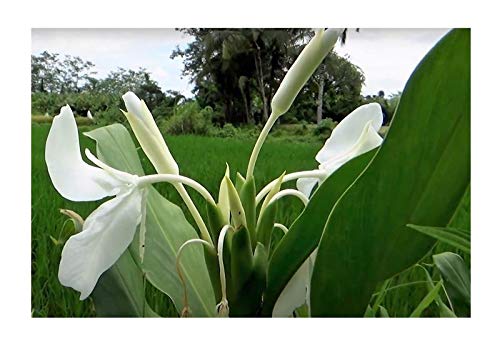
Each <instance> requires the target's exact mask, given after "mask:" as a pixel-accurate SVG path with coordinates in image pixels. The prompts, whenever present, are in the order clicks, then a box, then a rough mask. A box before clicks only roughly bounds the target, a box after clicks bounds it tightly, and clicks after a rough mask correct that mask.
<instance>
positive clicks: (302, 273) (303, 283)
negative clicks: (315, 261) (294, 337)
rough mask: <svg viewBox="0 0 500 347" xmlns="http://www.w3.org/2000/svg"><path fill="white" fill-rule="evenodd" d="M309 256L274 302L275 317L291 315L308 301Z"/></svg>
mask: <svg viewBox="0 0 500 347" xmlns="http://www.w3.org/2000/svg"><path fill="white" fill-rule="evenodd" d="M309 262H310V260H309V258H307V259H306V261H305V262H304V263H303V264H302V265H301V266H300V268H299V269H298V270H297V272H296V273H295V274H294V275H293V276H292V278H291V279H290V281H289V282H288V283H287V285H286V287H285V288H284V289H283V291H282V292H281V294H280V296H279V297H278V300H277V301H276V303H275V304H274V308H273V317H290V316H291V315H292V314H293V311H294V310H295V309H296V308H298V307H300V306H302V305H304V304H305V303H306V301H307V288H308V287H309V281H310V280H309V266H310V265H309Z"/></svg>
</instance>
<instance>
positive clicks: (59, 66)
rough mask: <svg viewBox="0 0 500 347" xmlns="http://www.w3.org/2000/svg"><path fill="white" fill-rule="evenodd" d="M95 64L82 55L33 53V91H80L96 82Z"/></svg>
mask: <svg viewBox="0 0 500 347" xmlns="http://www.w3.org/2000/svg"><path fill="white" fill-rule="evenodd" d="M93 67H94V64H93V63H92V62H90V61H84V60H83V59H81V58H80V57H73V56H70V55H65V56H64V59H62V60H61V58H60V55H59V54H57V53H55V54H51V53H49V52H47V51H44V52H42V53H40V55H38V56H36V55H31V92H32V93H35V92H41V93H79V92H81V91H84V90H87V89H88V88H89V86H90V85H91V84H92V83H93V82H95V78H94V77H93V76H94V75H95V74H96V72H95V71H94V70H93Z"/></svg>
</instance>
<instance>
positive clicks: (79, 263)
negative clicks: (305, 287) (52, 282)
mask: <svg viewBox="0 0 500 347" xmlns="http://www.w3.org/2000/svg"><path fill="white" fill-rule="evenodd" d="M85 154H86V155H87V157H88V158H89V160H91V161H92V162H93V163H94V164H95V165H97V166H98V167H95V166H91V165H89V164H87V163H85V162H84V161H83V159H82V157H81V154H80V144H79V141H78V130H77V126H76V122H75V118H74V116H73V112H72V111H71V108H70V107H69V106H65V107H62V108H61V113H60V114H59V115H58V116H56V117H54V120H53V122H52V127H51V129H50V132H49V136H48V138H47V143H46V148H45V161H46V163H47V168H48V171H49V175H50V178H51V180H52V183H53V184H54V187H55V188H56V190H57V191H58V192H59V193H60V194H61V195H62V196H63V197H64V198H66V199H69V200H72V201H95V200H100V199H102V198H104V197H108V196H116V197H115V198H113V199H111V200H109V201H106V202H105V203H103V204H102V205H100V206H99V207H98V208H97V209H96V210H95V211H94V212H92V213H91V214H90V215H89V216H88V218H87V219H86V220H85V222H84V224H83V228H82V231H81V232H80V233H78V234H76V235H73V236H71V237H70V238H69V239H68V241H67V242H66V244H65V245H64V248H63V251H62V257H61V263H60V265H59V281H60V282H61V284H63V285H64V286H67V287H71V288H73V289H75V290H77V291H79V292H80V293H81V295H80V300H83V299H85V298H87V297H88V296H89V295H90V293H92V291H93V289H94V287H95V285H96V283H97V280H98V279H99V277H100V276H101V274H102V273H103V272H104V271H106V270H107V269H108V268H110V267H111V266H112V265H113V264H114V263H115V262H116V261H117V260H118V258H119V257H120V255H121V254H122V253H123V252H124V251H125V250H126V249H127V247H128V246H129V245H130V243H131V242H132V240H133V238H134V234H135V232H136V228H137V225H138V224H139V223H140V222H141V219H142V218H143V217H144V216H143V213H142V211H141V205H142V200H143V194H144V189H143V188H142V187H143V186H142V185H138V179H139V177H138V176H136V175H131V174H129V173H126V172H122V171H119V170H116V169H113V168H111V167H109V166H108V165H106V164H104V163H103V162H101V161H100V160H98V159H97V158H96V157H95V156H94V155H93V154H92V153H91V152H90V151H89V150H86V151H85Z"/></svg>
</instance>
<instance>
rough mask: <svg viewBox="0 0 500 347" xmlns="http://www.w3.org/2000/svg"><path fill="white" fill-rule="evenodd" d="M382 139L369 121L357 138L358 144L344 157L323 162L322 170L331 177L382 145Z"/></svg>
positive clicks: (344, 154)
mask: <svg viewBox="0 0 500 347" xmlns="http://www.w3.org/2000/svg"><path fill="white" fill-rule="evenodd" d="M382 141H383V139H382V137H380V135H379V134H378V133H377V131H376V130H375V128H374V127H373V126H372V122H371V121H368V122H367V123H366V125H365V127H364V129H363V131H362V132H361V134H360V135H359V137H358V138H357V140H356V142H355V143H354V144H353V145H352V146H351V148H349V149H348V150H347V151H346V152H344V153H343V155H340V156H336V157H335V156H334V157H332V158H331V159H329V160H327V161H325V162H323V163H322V164H320V165H319V168H320V170H325V171H326V172H328V174H329V175H331V174H332V173H333V172H334V171H336V170H337V169H338V168H339V167H341V166H342V165H344V164H345V163H347V162H348V161H349V160H351V159H353V158H355V157H357V156H359V155H361V154H363V153H366V152H368V151H371V150H372V149H374V148H377V147H378V146H380V145H381V144H382Z"/></svg>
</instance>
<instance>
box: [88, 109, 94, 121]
mask: <svg viewBox="0 0 500 347" xmlns="http://www.w3.org/2000/svg"><path fill="white" fill-rule="evenodd" d="M87 118H88V119H94V117H93V116H92V112H90V110H88V111H87Z"/></svg>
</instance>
